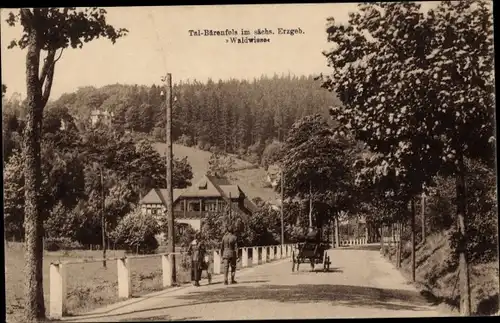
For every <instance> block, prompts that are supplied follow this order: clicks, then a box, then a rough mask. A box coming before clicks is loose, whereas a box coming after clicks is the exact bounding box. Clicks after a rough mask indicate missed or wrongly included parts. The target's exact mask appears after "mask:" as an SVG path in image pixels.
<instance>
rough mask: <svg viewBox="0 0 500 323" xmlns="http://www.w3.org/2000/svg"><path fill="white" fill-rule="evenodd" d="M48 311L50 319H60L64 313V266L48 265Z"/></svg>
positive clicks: (65, 277)
mask: <svg viewBox="0 0 500 323" xmlns="http://www.w3.org/2000/svg"><path fill="white" fill-rule="evenodd" d="M49 274H50V278H49V279H50V281H49V283H50V287H49V290H50V296H49V297H50V310H49V314H50V316H51V318H54V319H60V318H62V317H63V315H64V314H65V313H66V279H67V272H66V265H63V264H50V273H49Z"/></svg>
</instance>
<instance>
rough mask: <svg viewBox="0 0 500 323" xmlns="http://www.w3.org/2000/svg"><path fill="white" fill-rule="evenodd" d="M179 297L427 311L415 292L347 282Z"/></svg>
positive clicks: (201, 301)
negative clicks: (319, 303) (345, 283)
mask: <svg viewBox="0 0 500 323" xmlns="http://www.w3.org/2000/svg"><path fill="white" fill-rule="evenodd" d="M178 298H179V299H183V300H187V301H191V302H190V303H189V304H190V305H194V304H207V303H221V302H234V301H245V300H269V301H275V302H287V303H318V302H326V303H330V304H331V305H344V306H349V307H371V308H380V309H387V310H410V311H423V310H429V308H428V306H429V303H427V302H426V300H425V299H424V298H423V297H422V296H421V295H420V294H419V293H417V292H413V291H404V290H392V289H381V288H372V287H361V286H349V285H295V286H288V285H262V286H257V287H249V286H248V287H247V286H234V287H231V288H224V289H217V290H211V291H194V292H193V293H190V294H187V295H182V296H179V297H178Z"/></svg>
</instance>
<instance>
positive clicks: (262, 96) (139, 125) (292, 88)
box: [49, 76, 338, 162]
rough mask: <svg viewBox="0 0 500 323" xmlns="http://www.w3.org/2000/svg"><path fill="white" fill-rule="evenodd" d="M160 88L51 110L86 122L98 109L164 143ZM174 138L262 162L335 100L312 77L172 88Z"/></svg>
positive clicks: (84, 94) (122, 91)
mask: <svg viewBox="0 0 500 323" xmlns="http://www.w3.org/2000/svg"><path fill="white" fill-rule="evenodd" d="M162 90H163V87H162V86H160V85H153V86H139V85H122V84H115V85H108V86H104V87H102V88H94V87H84V88H80V89H78V90H77V91H76V92H74V93H67V94H63V95H62V96H61V97H60V98H59V99H58V100H56V101H54V102H51V103H50V104H49V108H50V107H62V106H65V107H67V108H68V109H69V111H70V113H71V114H72V115H73V116H75V117H79V118H81V119H82V120H85V119H87V118H88V117H89V115H90V113H91V111H92V110H94V109H102V110H108V111H110V112H114V114H115V117H114V122H115V124H116V127H123V128H124V129H127V130H131V131H135V132H142V133H147V134H151V135H153V136H154V137H155V138H156V139H158V140H163V138H165V136H164V125H165V113H164V105H162V97H161V91H162ZM173 92H174V96H175V100H174V101H175V102H174V108H173V116H174V120H173V137H174V140H176V141H177V142H178V143H180V144H183V145H186V146H197V147H199V148H201V149H203V150H210V149H211V148H212V147H217V148H219V149H220V150H222V151H225V152H227V153H235V154H238V155H239V156H245V157H247V158H246V159H247V160H250V161H252V162H258V161H259V158H260V155H261V154H262V152H263V150H264V148H265V145H266V143H269V142H270V141H271V140H272V139H273V138H275V139H278V140H280V141H282V140H283V138H284V134H285V133H286V132H287V131H288V129H290V127H291V125H292V124H293V123H294V122H295V121H297V120H298V119H300V118H301V117H303V116H305V115H310V114H313V113H318V112H319V113H325V114H326V113H327V108H328V107H329V106H331V105H332V104H336V103H337V102H338V101H337V99H336V98H335V97H334V96H333V95H332V94H331V93H330V92H328V91H326V90H325V89H322V88H321V86H320V83H319V82H318V81H315V80H314V77H312V76H309V77H290V76H287V77H285V76H274V77H272V78H268V77H262V78H260V79H255V80H253V81H251V82H249V81H242V80H228V81H218V82H214V81H212V80H209V81H208V82H206V83H200V82H197V81H191V82H188V83H179V84H176V85H175V86H174V90H173Z"/></svg>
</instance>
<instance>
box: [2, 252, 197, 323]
mask: <svg viewBox="0 0 500 323" xmlns="http://www.w3.org/2000/svg"><path fill="white" fill-rule="evenodd" d="M4 249H5V264H6V271H7V272H6V277H5V278H6V279H5V285H6V286H5V290H6V313H7V321H8V322H22V311H23V309H24V273H23V271H24V253H23V249H22V247H21V244H14V245H13V244H12V243H9V246H6V247H5V248H4ZM107 254H108V256H109V257H110V258H112V257H120V256H123V255H124V252H123V251H108V252H107ZM101 257H102V253H101V252H100V251H90V250H87V251H83V250H78V251H70V252H69V253H64V252H45V254H44V259H43V277H44V280H43V288H44V298H45V307H46V309H47V310H48V306H49V292H50V290H49V266H50V263H51V262H57V261H62V260H76V259H82V258H84V259H88V260H92V259H99V258H101ZM130 261H131V262H130V269H131V280H132V296H140V295H143V294H146V293H149V292H152V291H157V290H161V289H162V288H163V287H162V271H161V259H160V257H159V256H158V257H151V258H139V259H131V260H130ZM176 267H177V268H178V269H177V273H178V274H177V280H178V281H179V282H187V281H189V279H190V277H189V274H188V272H187V271H186V270H185V269H182V268H181V266H180V264H178V265H177V266H176ZM117 289H118V281H117V266H116V261H108V262H107V268H103V266H102V262H91V263H83V264H69V265H68V282H67V293H68V294H67V311H68V315H75V314H78V313H82V312H87V311H90V310H92V309H95V308H98V307H100V306H103V305H107V304H111V303H114V302H116V301H118V298H117ZM47 315H48V311H47Z"/></svg>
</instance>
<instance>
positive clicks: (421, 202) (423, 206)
mask: <svg viewBox="0 0 500 323" xmlns="http://www.w3.org/2000/svg"><path fill="white" fill-rule="evenodd" d="M420 206H421V207H422V244H424V242H425V193H424V192H422V196H421V201H420Z"/></svg>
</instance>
